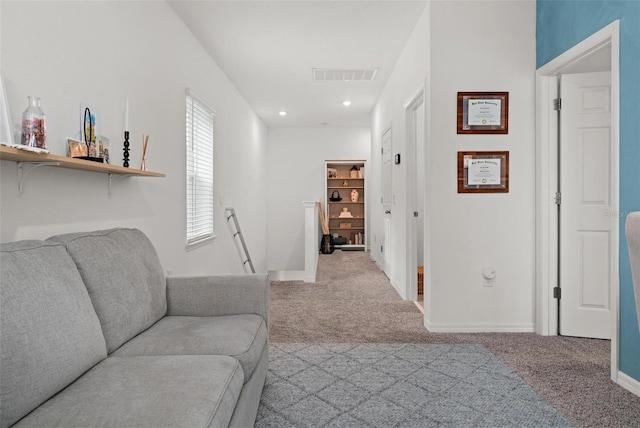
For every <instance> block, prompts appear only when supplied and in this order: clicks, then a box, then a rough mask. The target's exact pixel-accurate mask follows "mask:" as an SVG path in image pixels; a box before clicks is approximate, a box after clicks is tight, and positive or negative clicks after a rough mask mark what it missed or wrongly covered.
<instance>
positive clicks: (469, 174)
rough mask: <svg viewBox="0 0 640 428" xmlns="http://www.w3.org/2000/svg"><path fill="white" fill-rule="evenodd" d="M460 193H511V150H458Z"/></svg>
mask: <svg viewBox="0 0 640 428" xmlns="http://www.w3.org/2000/svg"><path fill="white" fill-rule="evenodd" d="M458 193H509V152H508V151H503V152H458Z"/></svg>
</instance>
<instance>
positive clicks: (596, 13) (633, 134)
mask: <svg viewBox="0 0 640 428" xmlns="http://www.w3.org/2000/svg"><path fill="white" fill-rule="evenodd" d="M536 8H537V16H536V63H537V66H538V67H541V66H542V65H544V64H546V63H547V62H549V61H550V60H552V59H554V58H555V57H557V56H558V55H560V54H562V53H563V52H565V51H566V50H568V49H569V48H571V47H573V46H574V45H576V44H578V43H579V42H581V41H582V40H584V39H586V38H588V37H589V36H590V35H592V34H593V33H595V32H597V31H598V30H600V29H602V28H603V27H606V26H607V25H608V24H610V23H612V22H613V21H615V20H617V19H619V20H620V266H619V274H620V336H619V345H620V356H619V366H618V368H619V370H620V371H622V372H624V373H625V374H627V375H629V376H631V377H632V378H634V379H636V380H638V381H640V331H639V328H638V318H637V315H636V307H635V298H634V292H633V282H632V279H631V268H630V265H629V255H628V249H627V240H626V238H625V235H624V226H625V218H626V214H627V213H629V212H631V211H640V1H638V0H625V1H623V0H580V1H577V0H538V1H537V5H536Z"/></svg>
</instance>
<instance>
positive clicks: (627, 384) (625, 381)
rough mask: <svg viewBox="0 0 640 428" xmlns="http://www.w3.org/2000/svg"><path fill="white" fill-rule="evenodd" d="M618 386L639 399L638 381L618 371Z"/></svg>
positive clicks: (639, 388) (639, 385)
mask: <svg viewBox="0 0 640 428" xmlns="http://www.w3.org/2000/svg"><path fill="white" fill-rule="evenodd" d="M617 382H618V385H620V386H621V387H623V388H624V389H626V390H627V391H629V392H631V393H633V394H635V395H637V396H638V397H640V381H637V380H635V379H634V378H632V377H631V376H629V375H628V374H625V373H622V372H621V371H618V381H617Z"/></svg>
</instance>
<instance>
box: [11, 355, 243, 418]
mask: <svg viewBox="0 0 640 428" xmlns="http://www.w3.org/2000/svg"><path fill="white" fill-rule="evenodd" d="M242 385H243V374H242V367H241V366H240V364H239V363H238V361H237V360H235V359H234V358H231V357H225V356H204V355H198V356H191V355H189V356H185V355H182V356H163V357H133V358H117V357H109V358H107V359H106V360H104V361H102V362H101V363H100V364H98V365H97V366H96V367H94V368H93V369H91V370H90V371H89V372H87V373H86V374H85V375H84V376H82V377H81V378H79V379H78V380H76V381H75V382H74V383H72V384H71V385H69V386H68V387H67V388H66V389H64V390H63V391H61V392H60V393H59V394H57V395H55V396H54V397H52V398H51V399H50V400H48V401H46V402H45V403H44V404H42V405H41V406H40V407H38V408H37V409H35V410H34V411H33V412H31V413H30V414H28V415H27V416H26V417H25V418H23V419H22V420H21V421H19V422H18V424H16V427H65V428H66V427H99V426H100V427H107V426H111V427H137V428H139V427H179V426H183V427H226V426H228V424H229V421H230V420H231V416H232V414H233V411H234V408H235V406H236V403H237V401H238V397H239V395H240V391H241V389H242Z"/></svg>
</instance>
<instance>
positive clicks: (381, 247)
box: [380, 245, 384, 253]
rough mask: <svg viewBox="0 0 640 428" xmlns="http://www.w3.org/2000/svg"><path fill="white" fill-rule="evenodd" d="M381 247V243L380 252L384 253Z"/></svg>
mask: <svg viewBox="0 0 640 428" xmlns="http://www.w3.org/2000/svg"><path fill="white" fill-rule="evenodd" d="M382 249H383V246H382V245H380V252H381V253H384V251H383V250H382Z"/></svg>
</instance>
